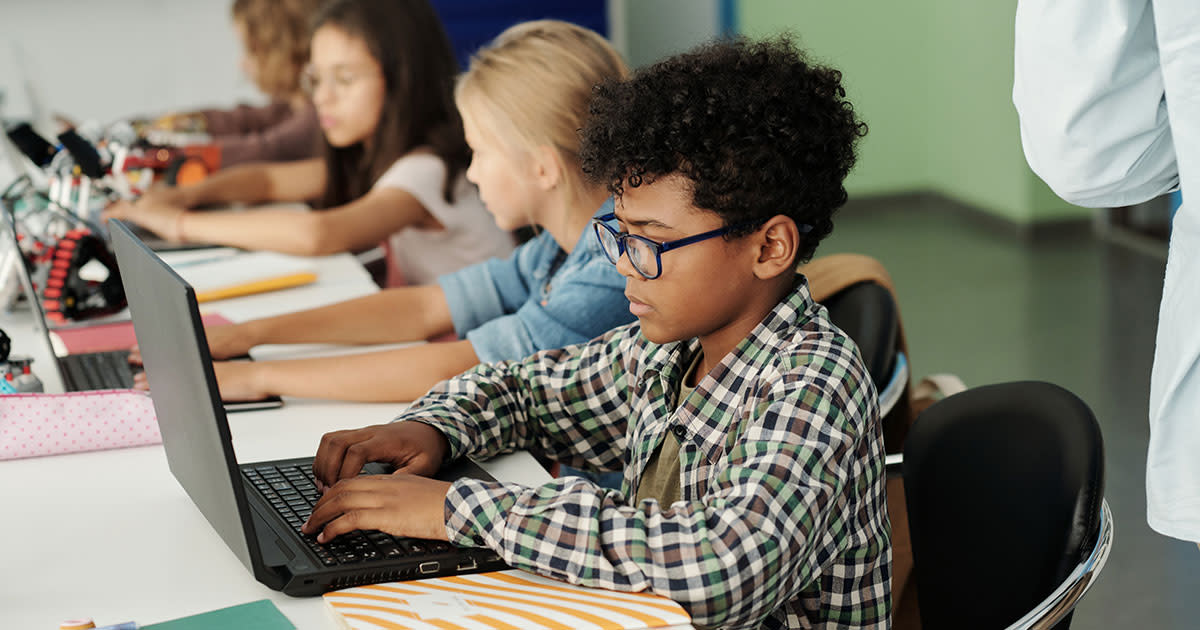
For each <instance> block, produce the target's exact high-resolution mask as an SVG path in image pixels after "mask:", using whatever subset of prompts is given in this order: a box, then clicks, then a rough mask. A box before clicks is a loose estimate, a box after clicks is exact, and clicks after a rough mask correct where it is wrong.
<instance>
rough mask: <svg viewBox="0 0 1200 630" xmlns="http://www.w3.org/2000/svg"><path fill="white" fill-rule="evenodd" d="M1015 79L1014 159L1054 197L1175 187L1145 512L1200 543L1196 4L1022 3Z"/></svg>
mask: <svg viewBox="0 0 1200 630" xmlns="http://www.w3.org/2000/svg"><path fill="white" fill-rule="evenodd" d="M1014 78H1015V82H1014V86H1013V103H1014V104H1015V105H1016V107H1017V113H1018V114H1019V117H1020V121H1021V140H1022V142H1023V144H1024V147H1025V155H1026V158H1027V159H1028V160H1029V165H1030V166H1031V167H1032V168H1033V170H1034V171H1035V172H1036V173H1037V174H1038V175H1039V176H1040V177H1041V178H1042V179H1044V180H1045V181H1046V182H1047V183H1048V184H1049V185H1050V187H1051V188H1052V189H1054V191H1055V192H1056V193H1058V194H1059V195H1060V196H1061V197H1063V198H1064V199H1066V200H1067V201H1070V202H1072V203H1076V204H1079V205H1084V206H1093V207H1115V206H1125V205H1131V204H1134V203H1139V202H1142V201H1145V200H1147V199H1151V198H1153V197H1155V196H1158V195H1160V194H1162V193H1165V192H1168V191H1170V190H1172V189H1174V188H1176V187H1180V188H1181V189H1182V191H1183V197H1184V204H1183V207H1182V208H1181V209H1180V210H1179V211H1178V212H1177V214H1176V217H1175V222H1174V225H1173V227H1172V233H1171V242H1170V247H1169V253H1168V260H1167V274H1166V281H1165V286H1164V289H1163V299H1162V304H1161V306H1160V314H1159V328H1158V334H1157V339H1156V344H1155V352H1154V368H1153V372H1152V374H1151V382H1150V410H1149V415H1150V449H1149V453H1148V458H1147V467H1146V495H1147V503H1148V505H1147V517H1148V520H1149V523H1150V526H1151V527H1153V528H1154V529H1155V530H1157V531H1159V532H1161V533H1163V534H1166V535H1168V536H1173V537H1176V538H1181V539H1185V540H1191V541H1200V365H1198V362H1200V0H1021V1H1020V3H1019V5H1018V8H1017V16H1016V59H1015V73H1014ZM1193 208H1194V209H1195V210H1193Z"/></svg>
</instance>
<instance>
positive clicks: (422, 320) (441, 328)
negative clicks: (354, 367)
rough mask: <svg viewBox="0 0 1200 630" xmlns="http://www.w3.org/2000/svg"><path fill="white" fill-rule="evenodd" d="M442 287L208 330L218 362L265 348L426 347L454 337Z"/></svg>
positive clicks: (411, 289) (379, 295)
mask: <svg viewBox="0 0 1200 630" xmlns="http://www.w3.org/2000/svg"><path fill="white" fill-rule="evenodd" d="M453 330H454V329H453V325H452V323H451V320H450V306H449V304H447V302H446V296H445V294H444V293H443V292H442V289H441V287H439V286H437V285H425V286H417V287H397V288H394V289H385V290H383V291H380V292H378V293H373V294H371V295H367V296H363V297H360V298H354V299H352V300H346V301H344V302H338V303H337V304H330V305H328V306H321V307H318V308H311V309H307V310H303V311H296V312H294V313H285V314H283V315H276V316H274V317H264V318H261V319H252V320H250V321H246V322H242V323H239V324H230V325H227V326H214V327H212V328H208V329H206V330H205V333H206V334H207V336H208V343H209V347H210V348H211V350H212V353H213V357H214V358H217V359H227V358H230V357H236V356H241V355H244V354H246V352H247V351H249V350H250V349H251V348H253V347H255V346H258V345H263V344H286V343H336V344H345V345H355V344H376V343H401V342H405V341H421V340H424V339H429V338H431V337H437V336H440V335H443V334H445V333H448V332H451V331H453Z"/></svg>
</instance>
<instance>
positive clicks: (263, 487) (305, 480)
mask: <svg viewBox="0 0 1200 630" xmlns="http://www.w3.org/2000/svg"><path fill="white" fill-rule="evenodd" d="M242 474H243V475H245V476H246V479H247V480H248V481H249V482H250V483H251V484H253V485H254V487H255V488H257V489H258V491H259V492H260V493H262V495H263V497H265V498H266V499H267V501H268V502H270V504H271V506H272V507H273V508H274V509H275V511H276V512H278V513H279V515H280V516H282V517H283V519H284V520H285V521H287V524H288V526H289V527H291V528H292V530H293V531H295V532H296V535H297V536H299V537H300V538H301V540H303V541H304V544H306V545H308V548H309V549H311V550H312V551H313V553H315V554H316V555H317V557H318V558H320V559H321V562H322V563H323V564H324V565H325V566H335V565H339V564H356V563H359V562H370V561H375V560H385V559H395V558H404V557H408V556H422V555H425V554H429V553H443V552H447V551H450V549H451V546H450V544H449V543H447V542H444V541H433V540H421V539H417V538H396V537H394V536H392V535H390V534H385V533H383V532H380V531H375V530H360V531H354V532H350V533H349V534H345V535H342V536H338V537H337V538H335V539H333V540H332V541H330V542H328V543H325V544H324V545H322V544H320V543H318V542H317V537H316V536H312V535H308V534H303V533H301V532H300V526H301V525H303V524H304V521H306V520H308V517H309V515H311V514H312V508H313V506H314V505H316V504H317V501H318V500H319V499H320V498H321V493H320V491H319V490H317V484H316V481H315V480H314V478H313V475H312V470H311V469H310V468H309V467H307V466H271V465H264V466H255V467H244V468H242Z"/></svg>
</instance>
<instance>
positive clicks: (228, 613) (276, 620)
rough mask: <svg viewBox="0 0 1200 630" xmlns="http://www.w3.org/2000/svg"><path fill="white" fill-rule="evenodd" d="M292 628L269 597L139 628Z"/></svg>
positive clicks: (268, 629) (206, 629)
mask: <svg viewBox="0 0 1200 630" xmlns="http://www.w3.org/2000/svg"><path fill="white" fill-rule="evenodd" d="M226 628H237V629H238V630H295V628H296V626H294V625H292V622H290V621H288V618H287V617H284V616H283V613H281V612H279V609H278V608H276V607H275V604H274V603H272V602H271V600H269V599H260V600H258V601H256V602H250V603H249V604H241V605H238V606H230V607H229V608H222V609H220V610H214V611H211V612H206V613H200V614H199V615H192V616H191V617H183V618H180V619H175V620H172V621H164V622H162V623H154V624H150V625H148V626H142V630H225V629H226Z"/></svg>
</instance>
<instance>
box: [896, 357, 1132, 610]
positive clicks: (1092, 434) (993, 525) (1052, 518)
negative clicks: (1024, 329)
mask: <svg viewBox="0 0 1200 630" xmlns="http://www.w3.org/2000/svg"><path fill="white" fill-rule="evenodd" d="M903 475H904V488H905V493H906V495H907V504H908V525H909V533H910V536H911V537H912V545H913V557H914V578H915V580H916V585H917V601H918V603H919V605H920V614H921V623H922V627H923V630H939V629H941V628H955V629H957V628H972V629H977V630H988V629H991V628H997V629H998V628H1009V629H1016V628H1058V629H1065V628H1067V627H1068V626H1069V625H1070V622H1071V611H1072V610H1073V609H1074V607H1075V605H1076V603H1078V602H1079V600H1080V598H1082V597H1083V595H1084V593H1085V592H1087V590H1088V588H1089V587H1090V586H1091V585H1092V583H1093V581H1094V580H1095V579H1096V577H1097V576H1098V574H1099V573H1100V570H1101V569H1102V568H1103V566H1104V562H1105V561H1106V560H1107V558H1108V553H1109V550H1110V549H1111V546H1112V535H1113V526H1112V514H1111V512H1110V511H1109V508H1108V504H1107V502H1105V501H1104V444H1103V441H1102V439H1101V436H1100V427H1099V425H1097V423H1096V418H1095V416H1093V415H1092V412H1091V410H1090V409H1088V407H1087V405H1086V404H1085V403H1084V402H1083V401H1082V400H1080V399H1079V398H1078V397H1077V396H1075V395H1074V394H1072V393H1071V392H1069V391H1067V390H1065V389H1063V388H1061V387H1058V386H1056V385H1051V384H1049V383H1040V382H1032V381H1026V382H1017V383H1004V384H999V385H988V386H984V387H977V388H973V389H969V390H967V391H964V392H962V393H959V394H956V395H954V396H950V397H948V398H946V399H944V400H942V401H939V402H937V403H935V404H934V405H933V406H931V407H930V408H928V409H927V410H925V412H924V413H922V414H921V415H920V416H919V417H918V418H917V421H916V423H915V424H913V426H912V428H911V430H910V432H909V435H908V440H907V442H906V443H905V447H904V460H903Z"/></svg>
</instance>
